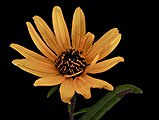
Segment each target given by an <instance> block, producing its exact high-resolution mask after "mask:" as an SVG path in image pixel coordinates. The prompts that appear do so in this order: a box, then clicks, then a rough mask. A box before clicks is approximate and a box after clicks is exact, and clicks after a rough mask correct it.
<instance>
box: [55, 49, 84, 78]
mask: <svg viewBox="0 0 159 120" xmlns="http://www.w3.org/2000/svg"><path fill="white" fill-rule="evenodd" d="M55 67H56V68H58V70H59V72H60V73H61V74H64V75H69V76H75V75H77V74H80V73H82V72H83V71H84V69H85V67H86V60H85V57H84V56H83V52H82V51H79V50H76V49H73V48H71V49H66V50H65V51H64V52H63V53H62V54H60V55H59V56H58V58H57V59H56V61H55Z"/></svg>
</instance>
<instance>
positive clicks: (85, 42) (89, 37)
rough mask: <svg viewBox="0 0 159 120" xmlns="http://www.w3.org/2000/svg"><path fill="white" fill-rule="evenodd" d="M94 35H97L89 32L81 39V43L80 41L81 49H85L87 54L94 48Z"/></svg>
mask: <svg viewBox="0 0 159 120" xmlns="http://www.w3.org/2000/svg"><path fill="white" fill-rule="evenodd" d="M94 37H95V36H94V35H93V34H92V33H90V32H88V33H87V34H86V35H84V36H83V38H82V39H81V43H80V47H79V49H81V50H84V52H85V54H87V52H89V51H90V49H91V48H92V44H93V41H94Z"/></svg>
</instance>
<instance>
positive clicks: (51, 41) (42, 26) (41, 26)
mask: <svg viewBox="0 0 159 120" xmlns="http://www.w3.org/2000/svg"><path fill="white" fill-rule="evenodd" d="M33 19H34V22H35V25H36V27H37V29H38V30H39V32H40V34H41V36H42V37H43V39H44V40H45V42H46V44H47V45H48V46H49V47H50V48H51V49H52V50H53V51H54V52H55V53H56V54H59V53H61V52H62V51H61V49H60V48H59V45H58V43H57V41H56V38H55V35H54V34H53V32H52V30H51V29H50V28H49V26H48V25H47V24H46V22H45V21H44V20H43V19H42V18H41V17H39V16H34V17H33Z"/></svg>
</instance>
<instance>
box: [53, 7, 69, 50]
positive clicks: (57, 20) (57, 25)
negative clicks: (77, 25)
mask: <svg viewBox="0 0 159 120" xmlns="http://www.w3.org/2000/svg"><path fill="white" fill-rule="evenodd" d="M52 20H53V27H54V32H55V35H56V40H57V43H58V45H59V47H60V48H61V49H63V50H65V49H66V48H70V47H71V44H70V37H69V33H68V29H67V26H66V23H65V20H64V17H63V13H62V10H61V8H60V7H58V6H55V7H54V8H53V13H52Z"/></svg>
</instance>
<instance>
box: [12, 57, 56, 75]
mask: <svg viewBox="0 0 159 120" xmlns="http://www.w3.org/2000/svg"><path fill="white" fill-rule="evenodd" d="M12 63H13V64H14V65H18V66H23V67H26V68H30V69H32V70H35V71H40V72H43V73H48V74H53V75H57V74H59V72H58V70H57V69H56V68H55V67H54V64H53V63H52V64H50V63H45V62H41V61H39V60H27V59H16V60H13V61H12Z"/></svg>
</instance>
